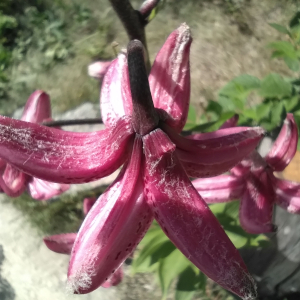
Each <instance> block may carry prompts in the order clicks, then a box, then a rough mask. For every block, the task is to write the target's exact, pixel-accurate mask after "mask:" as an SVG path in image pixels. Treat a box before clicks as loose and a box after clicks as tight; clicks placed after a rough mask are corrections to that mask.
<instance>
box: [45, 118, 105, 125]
mask: <svg viewBox="0 0 300 300" xmlns="http://www.w3.org/2000/svg"><path fill="white" fill-rule="evenodd" d="M41 124H42V125H44V126H48V127H57V126H71V125H86V124H103V121H102V119H100V118H96V119H77V120H76V119H75V120H57V121H49V122H43V123H41Z"/></svg>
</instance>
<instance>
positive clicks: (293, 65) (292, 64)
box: [284, 57, 300, 72]
mask: <svg viewBox="0 0 300 300" xmlns="http://www.w3.org/2000/svg"><path fill="white" fill-rule="evenodd" d="M284 62H285V63H286V65H287V66H288V67H289V69H290V70H292V71H294V72H297V71H299V69H300V63H299V60H298V59H295V58H290V57H285V58H284Z"/></svg>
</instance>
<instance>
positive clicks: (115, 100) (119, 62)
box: [100, 53, 132, 126]
mask: <svg viewBox="0 0 300 300" xmlns="http://www.w3.org/2000/svg"><path fill="white" fill-rule="evenodd" d="M100 106H101V115H102V120H103V122H104V124H105V125H106V126H112V125H113V124H114V123H115V122H116V121H117V120H118V119H119V118H120V117H122V116H124V115H131V112H132V101H131V92H130V86H129V75H128V64H127V58H126V55H125V54H123V53H122V54H120V55H119V56H118V58H116V59H115V60H113V61H112V63H111V65H110V67H109V68H108V70H107V72H106V74H105V76H104V79H103V82H102V88H101V98H100Z"/></svg>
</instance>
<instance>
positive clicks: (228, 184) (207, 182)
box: [192, 175, 244, 203]
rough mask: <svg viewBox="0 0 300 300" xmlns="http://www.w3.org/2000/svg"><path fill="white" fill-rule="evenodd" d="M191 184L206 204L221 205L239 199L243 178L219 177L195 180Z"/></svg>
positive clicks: (242, 187) (241, 192)
mask: <svg viewBox="0 0 300 300" xmlns="http://www.w3.org/2000/svg"><path fill="white" fill-rule="evenodd" d="M192 184H193V186H194V187H195V189H196V190H197V191H198V192H199V194H200V195H201V197H202V198H203V199H204V200H205V202H206V203H221V202H228V201H231V200H235V199H239V198H241V196H242V194H243V189H244V178H242V177H235V176H232V175H221V176H217V177H213V178H205V179H202V178H200V179H195V180H193V181H192Z"/></svg>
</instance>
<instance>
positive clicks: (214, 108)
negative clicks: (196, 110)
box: [205, 100, 223, 116]
mask: <svg viewBox="0 0 300 300" xmlns="http://www.w3.org/2000/svg"><path fill="white" fill-rule="evenodd" d="M205 111H206V112H214V113H215V114H216V115H217V116H220V115H221V114H222V111H223V107H222V106H221V105H220V104H219V103H218V102H217V101H212V100H209V101H208V104H207V106H206V109H205Z"/></svg>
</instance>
